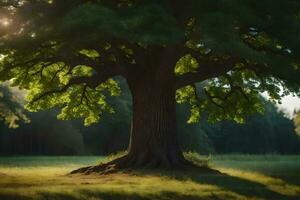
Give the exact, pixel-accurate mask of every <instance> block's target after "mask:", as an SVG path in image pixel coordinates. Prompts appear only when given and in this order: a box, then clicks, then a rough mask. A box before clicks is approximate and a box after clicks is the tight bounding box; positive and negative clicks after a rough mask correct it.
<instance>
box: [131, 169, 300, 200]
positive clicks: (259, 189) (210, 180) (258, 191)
mask: <svg viewBox="0 0 300 200" xmlns="http://www.w3.org/2000/svg"><path fill="white" fill-rule="evenodd" d="M209 170H210V172H209V171H208V172H209V174H205V172H204V173H203V172H202V170H201V169H200V171H199V172H197V171H192V172H187V173H184V175H183V173H176V172H174V173H170V172H166V173H161V172H154V175H159V176H167V177H168V176H169V177H172V178H175V179H177V180H179V181H186V180H191V181H193V182H195V183H198V184H202V185H203V184H204V185H213V186H217V187H219V188H222V189H223V190H224V191H228V192H233V193H236V194H239V195H243V196H245V197H246V198H263V199H268V200H269V199H272V200H299V199H300V194H298V195H297V196H289V195H284V194H281V193H279V192H276V191H274V190H271V189H269V188H268V186H266V185H264V184H261V183H258V182H254V181H250V180H247V179H243V178H240V177H236V176H231V175H228V174H226V173H221V172H219V171H217V170H212V169H209ZM204 171H205V170H204ZM143 173H144V172H142V173H137V174H139V175H142V174H143ZM283 187H284V186H283ZM287 189H288V188H287ZM213 199H222V198H220V197H218V196H215V197H214V198H213Z"/></svg>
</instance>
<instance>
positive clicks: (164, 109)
mask: <svg viewBox="0 0 300 200" xmlns="http://www.w3.org/2000/svg"><path fill="white" fill-rule="evenodd" d="M155 80H156V79H155V78H154V79H153V78H151V79H150V80H149V79H148V80H147V79H145V80H142V82H140V83H139V84H135V85H134V87H133V88H131V92H132V96H133V117H132V129H131V137H130V144H129V149H128V159H129V163H130V164H131V165H133V166H135V167H149V168H155V167H159V168H172V167H178V166H179V165H181V164H183V162H184V158H183V155H182V151H181V149H180V146H179V143H178V139H177V133H176V110H175V90H174V89H173V87H172V86H168V85H167V84H165V83H164V82H159V81H155Z"/></svg>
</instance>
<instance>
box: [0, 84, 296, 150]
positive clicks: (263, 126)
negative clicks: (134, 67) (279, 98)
mask: <svg viewBox="0 0 300 200" xmlns="http://www.w3.org/2000/svg"><path fill="white" fill-rule="evenodd" d="M119 81H120V82H121V86H122V91H123V92H122V95H121V98H114V99H109V102H110V103H111V104H113V105H114V106H115V107H116V113H115V114H113V115H106V116H104V117H103V119H102V121H101V123H99V124H97V125H93V126H90V127H85V126H83V123H82V121H80V120H73V121H60V120H57V118H56V115H57V113H58V112H57V111H56V110H51V111H45V112H37V113H29V112H27V111H25V110H23V108H22V100H20V94H19V93H18V91H14V90H12V89H11V88H8V87H6V86H1V88H0V89H1V105H0V106H2V107H3V108H6V112H8V113H9V112H10V115H6V116H9V117H8V119H7V120H6V122H7V123H8V126H7V124H5V123H4V121H1V124H0V155H106V154H110V153H113V152H116V151H121V150H125V149H126V147H127V146H128V141H129V133H130V119H131V95H130V92H129V90H128V88H127V86H126V84H125V83H124V82H122V80H119ZM264 104H265V114H264V115H261V114H257V115H255V116H251V117H249V118H248V119H247V121H246V124H237V123H235V122H231V121H223V122H219V123H217V124H214V125H212V124H209V123H207V122H206V120H205V119H202V120H201V121H200V123H197V124H188V123H186V121H187V119H188V115H189V108H188V107H186V106H184V105H178V106H177V121H178V135H179V138H180V142H181V146H182V147H183V149H184V150H186V151H196V152H199V153H201V154H209V153H217V154H226V153H246V154H264V153H278V154H299V153H300V138H299V137H298V136H297V135H296V133H295V126H294V123H293V121H292V120H290V119H288V118H286V117H285V116H284V114H283V113H282V112H281V111H278V109H277V107H276V106H275V105H273V104H272V103H271V102H268V101H265V103H264ZM2 110H4V109H2ZM0 115H1V113H0ZM29 120H30V121H31V122H30V123H28V122H29ZM17 125H20V126H19V127H18V128H16V126H17ZM9 127H10V128H9Z"/></svg>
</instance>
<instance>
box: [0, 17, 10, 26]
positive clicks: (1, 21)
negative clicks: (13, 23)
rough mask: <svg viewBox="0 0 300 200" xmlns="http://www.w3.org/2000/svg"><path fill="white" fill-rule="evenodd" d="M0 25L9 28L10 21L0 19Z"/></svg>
mask: <svg viewBox="0 0 300 200" xmlns="http://www.w3.org/2000/svg"><path fill="white" fill-rule="evenodd" d="M0 23H1V24H2V26H9V25H10V21H9V19H7V18H3V19H0Z"/></svg>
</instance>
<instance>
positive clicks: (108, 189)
mask: <svg viewBox="0 0 300 200" xmlns="http://www.w3.org/2000/svg"><path fill="white" fill-rule="evenodd" d="M101 159H103V158H101V157H2V158H0V200H7V199H8V200H10V199H13V200H14V199H18V200H19V199H22V200H31V199H36V200H40V199H47V200H50V199H51V200H52V199H56V200H85V199H91V200H127V199H128V200H140V199H142V200H144V199H145V200H146V199H147V200H150V199H157V200H179V199H180V200H198V199H199V200H204V199H211V200H220V199H222V200H227V199H270V200H276V199H282V200H289V199H293V200H299V199H300V156H279V155H265V156H250V155H249V156H248V155H223V156H220V155H219V156H218V155H216V156H212V160H211V162H210V166H211V167H212V168H215V169H218V170H220V171H221V172H222V173H223V174H222V175H203V174H197V173H194V172H186V173H184V174H178V173H176V172H169V173H163V172H153V173H151V174H147V175H146V173H145V172H137V173H135V174H126V173H120V174H113V175H105V176H104V175H101V176H100V175H97V176H96V175H93V176H87V177H82V176H66V174H67V173H68V172H70V171H71V170H73V169H76V168H78V167H81V166H85V165H93V164H96V163H97V162H100V160H101Z"/></svg>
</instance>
